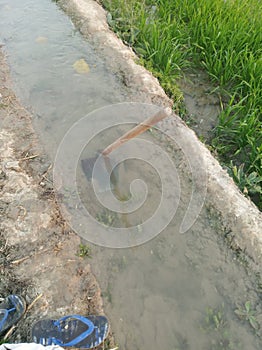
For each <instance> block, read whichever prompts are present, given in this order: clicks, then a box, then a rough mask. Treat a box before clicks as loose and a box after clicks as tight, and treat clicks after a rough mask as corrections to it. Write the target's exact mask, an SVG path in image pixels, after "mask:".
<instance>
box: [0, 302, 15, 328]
mask: <svg viewBox="0 0 262 350" xmlns="http://www.w3.org/2000/svg"><path fill="white" fill-rule="evenodd" d="M15 310H16V308H15V307H13V308H12V309H0V314H1V313H2V314H4V317H3V318H2V320H1V321H0V330H1V329H2V328H3V326H4V324H5V322H6V320H7V317H8V315H9V313H10V312H12V311H15Z"/></svg>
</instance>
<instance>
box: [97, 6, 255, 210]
mask: <svg viewBox="0 0 262 350" xmlns="http://www.w3.org/2000/svg"><path fill="white" fill-rule="evenodd" d="M102 4H103V5H104V6H105V8H106V9H107V10H108V12H109V13H108V22H109V24H110V25H111V27H112V28H113V29H114V31H115V32H117V33H118V35H119V36H120V37H121V38H122V39H123V40H124V41H125V42H126V43H127V44H128V45H130V46H132V47H133V48H134V50H135V51H136V53H137V54H138V55H139V57H140V59H141V62H142V63H143V64H144V65H145V66H146V67H147V68H148V69H150V70H151V71H152V72H153V73H154V74H155V75H156V76H157V77H158V78H159V80H160V82H161V84H162V86H163V87H164V89H165V90H166V92H167V93H168V94H169V95H170V96H171V97H173V99H174V101H175V106H176V107H177V108H178V109H179V106H180V105H181V104H180V102H181V100H182V99H181V93H180V92H179V89H178V88H177V86H176V80H177V78H178V77H180V76H181V74H182V72H184V71H185V70H186V69H187V68H189V67H192V68H201V69H204V70H205V71H206V72H207V73H208V75H209V77H210V80H211V83H212V85H213V86H216V92H217V93H219V94H220V95H221V97H222V99H221V101H227V102H223V103H221V106H222V112H221V114H220V117H219V123H218V125H217V127H216V129H215V131H214V134H213V137H212V144H211V146H212V148H213V150H214V151H215V152H216V154H218V155H219V158H220V160H221V162H222V163H223V164H225V165H226V166H227V168H228V171H229V173H230V174H231V176H232V177H233V178H234V180H235V181H236V183H237V184H238V186H239V187H240V189H241V190H242V191H243V192H244V193H245V194H246V195H249V196H251V198H252V199H253V200H254V202H255V203H256V204H257V205H258V206H259V208H260V209H262V196H261V194H262V116H261V114H262V113H261V109H262V107H261V106H262V31H261V18H262V2H261V1H257V0H198V1H195V0H172V1H171V0H154V1H152V0H141V1H138V0H102Z"/></svg>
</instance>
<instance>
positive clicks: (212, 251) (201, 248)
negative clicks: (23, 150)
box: [0, 0, 261, 350]
mask: <svg viewBox="0 0 262 350" xmlns="http://www.w3.org/2000/svg"><path fill="white" fill-rule="evenodd" d="M0 40H1V42H2V43H3V44H4V50H5V51H6V53H7V54H8V61H9V63H10V66H11V72H12V77H13V79H14V81H15V86H16V90H17V92H18V94H19V95H20V96H21V98H22V99H23V101H24V103H25V104H26V105H27V106H29V108H31V110H32V112H33V115H34V125H35V128H36V130H37V132H38V133H39V135H40V138H41V141H42V143H43V144H44V146H45V149H46V151H47V152H48V154H49V156H50V158H51V159H53V158H54V156H55V153H56V151H57V147H58V145H59V143H60V141H61V140H62V138H63V136H64V135H65V133H66V132H67V130H68V129H69V128H70V127H71V126H72V125H73V123H75V122H76V121H78V120H79V119H80V118H82V117H83V116H85V115H87V114H88V113H89V112H90V111H93V110H95V109H96V108H98V107H102V106H105V105H108V104H112V103H117V102H121V101H125V100H128V96H129V95H128V90H126V88H124V87H123V86H122V85H121V83H120V80H119V79H118V78H117V77H116V76H114V75H113V74H111V73H110V71H109V70H108V68H107V67H106V64H105V62H104V61H103V58H101V56H100V55H99V54H98V53H97V52H96V50H95V48H93V47H92V46H91V45H90V44H89V43H88V41H86V40H84V39H83V38H82V37H81V36H80V34H79V33H78V32H77V31H75V29H74V27H73V25H72V23H71V22H70V20H69V19H68V17H67V16H65V15H64V13H63V12H61V11H60V10H59V9H58V8H57V7H56V5H55V3H53V2H51V1H49V0H42V1H40V0H34V1H33V0H24V1H21V0H12V1H5V0H0ZM82 58H84V59H85V61H86V62H87V63H88V65H89V67H90V72H89V73H88V74H83V75H81V74H78V73H77V72H76V71H75V70H74V68H73V65H74V63H75V62H76V61H77V60H79V59H82ZM120 131H121V130H120ZM120 131H119V128H118V129H114V130H111V131H110V133H111V134H110V133H109V134H105V135H104V136H103V137H102V136H101V138H100V139H99V142H97V141H96V142H94V144H93V146H92V147H93V149H92V151H94V152H95V151H96V150H97V149H98V148H100V147H102V146H106V145H107V143H108V142H109V139H110V140H111V139H112V135H113V136H114V137H115V136H116V135H119V132H120ZM143 138H145V139H146V140H149V141H151V142H153V143H154V144H158V145H159V146H160V147H162V148H163V149H165V150H166V152H167V153H168V154H169V156H170V157H171V158H172V159H173V162H174V163H175V165H176V169H178V175H179V179H180V182H181V191H182V196H181V200H180V205H179V209H178V211H177V213H176V215H175V217H174V219H173V220H172V222H171V223H170V225H168V227H167V228H166V229H165V230H164V231H163V232H162V233H161V234H160V235H158V236H157V237H156V238H154V239H152V240H151V241H150V242H148V243H146V244H144V245H141V246H139V247H133V248H129V249H108V248H101V247H97V246H92V255H93V258H92V267H93V270H94V272H95V274H96V276H97V278H98V280H99V283H100V285H101V288H102V293H103V296H104V300H105V311H106V313H107V314H108V316H109V318H110V321H111V324H112V329H113V331H114V333H115V337H116V341H117V342H118V344H119V347H120V349H128V350H130V349H132V350H136V349H139V350H142V349H145V350H149V349H150V350H151V349H161V350H171V349H192V350H197V349H199V350H200V349H201V350H204V349H206V350H209V349H248V350H252V349H256V350H259V349H261V342H260V340H261V338H259V334H260V331H259V330H258V331H255V330H254V328H253V327H252V326H251V325H250V321H249V320H248V317H246V319H245V320H240V319H239V317H238V316H237V315H236V313H235V312H234V311H235V309H236V308H240V309H243V308H244V303H245V302H247V301H251V304H252V308H253V310H254V314H255V317H257V318H258V319H259V314H261V305H260V299H259V294H258V292H257V284H256V278H255V277H256V276H253V275H252V274H248V273H247V271H246V269H245V262H244V261H241V260H239V259H238V258H237V257H236V256H235V255H234V254H233V253H232V251H231V250H230V249H228V248H227V246H226V244H225V241H224V236H225V235H226V233H225V232H224V231H223V229H222V228H221V227H220V223H219V219H218V218H216V217H215V215H214V213H213V212H212V210H210V208H207V207H204V208H203V210H202V212H201V215H200V216H199V217H198V220H197V221H196V222H195V224H194V225H193V226H192V227H191V229H190V230H189V231H188V232H187V233H186V234H180V233H179V227H180V224H181V220H182V218H183V216H184V212H185V208H186V207H187V205H188V202H189V199H190V195H191V187H192V183H191V182H192V179H191V178H190V176H189V175H188V173H189V170H188V169H186V166H185V164H186V160H185V157H184V156H183V153H182V152H181V150H180V149H179V147H171V148H170V145H169V144H168V141H167V139H166V138H165V137H162V138H159V137H158V136H157V135H152V134H150V133H147V134H146V135H145V136H143ZM73 148H74V141H73V140H72V149H73ZM88 155H89V156H90V154H88V153H85V150H83V154H82V159H85V157H87V156H88ZM160 164H161V163H160ZM185 169H186V170H185ZM78 171H79V188H80V192H82V201H83V203H84V204H85V205H86V206H87V207H89V208H90V206H92V205H93V208H92V210H93V216H94V217H96V218H99V220H100V221H104V223H106V224H108V225H115V226H117V225H118V226H125V227H126V226H127V227H128V226H132V225H133V224H134V223H135V224H137V220H138V217H139V216H138V215H133V216H132V217H131V216H128V215H117V216H116V217H115V218H113V219H115V220H113V219H112V218H111V217H110V215H111V214H110V215H109V214H108V213H107V212H105V211H104V209H103V208H102V207H101V206H99V205H96V204H94V201H93V199H92V201H91V198H93V197H92V195H93V194H91V192H88V188H89V187H88V186H89V185H90V184H88V182H87V179H86V177H85V176H84V174H83V172H81V168H79V169H78ZM118 173H120V174H121V179H122V182H123V183H130V181H132V179H134V178H136V177H138V178H141V176H142V175H144V176H145V181H147V182H148V184H149V185H150V184H151V188H149V189H150V192H149V197H148V202H147V207H146V208H147V209H146V210H145V211H144V213H143V215H142V214H141V216H140V217H139V220H143V219H144V215H151V214H150V213H151V211H153V210H154V208H155V205H156V201H155V198H156V197H159V192H158V191H159V188H160V185H159V182H158V179H157V174H155V173H154V172H150V170H149V169H148V168H147V165H145V164H142V163H141V162H140V163H134V161H131V162H129V163H126V164H125V165H124V168H122V170H121V169H118ZM149 174H150V176H151V177H150V176H149ZM152 184H153V186H152ZM149 187H150V186H149ZM173 190H174V189H173V188H170V193H173ZM112 221H114V222H112ZM255 333H257V335H256V334H255ZM260 335H261V334H260Z"/></svg>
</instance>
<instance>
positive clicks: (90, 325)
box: [52, 315, 95, 346]
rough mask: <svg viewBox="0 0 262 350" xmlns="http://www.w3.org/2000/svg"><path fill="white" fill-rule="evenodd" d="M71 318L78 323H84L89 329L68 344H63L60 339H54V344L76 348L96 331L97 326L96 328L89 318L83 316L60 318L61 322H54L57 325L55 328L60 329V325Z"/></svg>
mask: <svg viewBox="0 0 262 350" xmlns="http://www.w3.org/2000/svg"><path fill="white" fill-rule="evenodd" d="M70 318H74V319H76V320H78V321H81V322H83V323H84V324H86V325H87V326H88V329H87V330H86V331H85V332H83V333H82V334H80V335H79V336H78V337H76V338H75V339H73V340H71V341H70V342H68V343H63V342H62V341H61V340H59V339H56V338H52V342H53V344H55V345H60V346H74V345H76V344H78V343H80V342H81V341H82V340H84V339H85V338H87V337H88V336H89V335H90V334H92V333H93V331H94V329H95V326H94V324H93V322H92V321H90V320H89V319H88V318H86V317H84V316H81V315H71V316H64V317H62V318H60V319H59V320H57V321H54V324H55V326H58V327H60V323H61V322H63V321H66V320H67V319H70Z"/></svg>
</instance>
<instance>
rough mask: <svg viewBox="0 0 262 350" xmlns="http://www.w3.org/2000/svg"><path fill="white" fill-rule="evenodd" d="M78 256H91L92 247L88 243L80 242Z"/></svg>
mask: <svg viewBox="0 0 262 350" xmlns="http://www.w3.org/2000/svg"><path fill="white" fill-rule="evenodd" d="M77 256H79V257H81V258H84V257H87V258H91V248H90V247H89V246H88V245H87V244H82V243H80V244H79V248H78V252H77Z"/></svg>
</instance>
